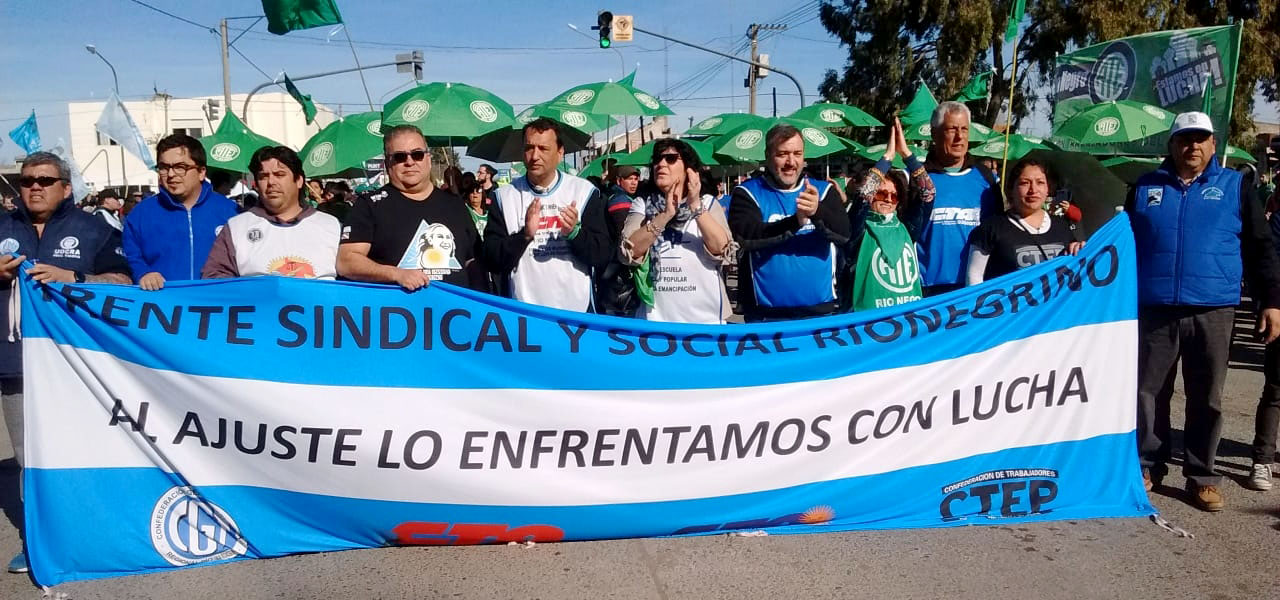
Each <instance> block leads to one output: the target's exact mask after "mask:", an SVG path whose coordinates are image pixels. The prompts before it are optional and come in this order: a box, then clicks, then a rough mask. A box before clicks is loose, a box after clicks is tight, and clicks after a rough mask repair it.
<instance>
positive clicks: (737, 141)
mask: <svg viewBox="0 0 1280 600" xmlns="http://www.w3.org/2000/svg"><path fill="white" fill-rule="evenodd" d="M776 125H791V126H792V127H795V128H796V129H799V130H800V135H801V137H803V138H804V157H805V158H818V157H821V156H826V155H828V154H835V153H837V152H843V151H845V150H847V149H848V148H849V146H847V145H846V144H845V141H844V138H841V137H840V136H837V135H835V134H832V133H830V132H828V131H826V130H824V129H822V128H821V127H819V126H817V125H815V124H814V123H811V122H809V121H802V120H800V119H793V118H791V117H775V118H772V119H765V120H764V121H762V122H759V123H748V124H746V125H743V126H742V127H739V128H737V129H734V130H733V131H730V132H728V133H725V134H724V135H721V136H717V137H716V138H715V139H712V140H709V142H710V143H711V147H712V149H713V151H714V154H715V155H716V156H717V157H722V158H724V159H728V161H729V162H734V161H736V162H760V161H762V160H764V158H765V157H764V145H765V136H766V135H767V134H768V133H769V130H770V129H772V128H773V127H774V126H776ZM721 162H724V161H721Z"/></svg>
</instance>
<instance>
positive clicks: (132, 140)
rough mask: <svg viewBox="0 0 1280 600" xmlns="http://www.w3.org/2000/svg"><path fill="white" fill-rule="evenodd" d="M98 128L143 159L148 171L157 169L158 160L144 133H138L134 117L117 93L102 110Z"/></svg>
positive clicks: (103, 133) (113, 94) (112, 95)
mask: <svg viewBox="0 0 1280 600" xmlns="http://www.w3.org/2000/svg"><path fill="white" fill-rule="evenodd" d="M97 127H98V131H99V132H101V133H102V135H105V136H107V137H109V138H111V139H113V140H115V142H116V143H117V144H120V146H122V147H123V148H124V149H125V150H127V151H129V152H130V153H131V154H133V155H134V156H136V157H138V158H140V159H142V162H143V163H145V164H146V165H147V168H148V169H154V168H156V159H155V158H154V157H153V156H152V155H151V148H150V147H149V146H148V145H147V142H146V140H143V139H142V132H141V131H138V126H137V125H136V124H134V122H133V117H131V116H129V111H128V110H126V109H125V107H124V103H122V102H120V97H119V96H117V95H115V93H112V94H111V99H110V100H107V105H106V107H104V108H103V109H102V116H100V117H98V125H97Z"/></svg>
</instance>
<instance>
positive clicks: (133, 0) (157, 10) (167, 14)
mask: <svg viewBox="0 0 1280 600" xmlns="http://www.w3.org/2000/svg"><path fill="white" fill-rule="evenodd" d="M131 1H132V2H133V3H134V4H137V5H139V6H145V7H147V8H149V9H151V10H154V11H156V12H158V13H160V14H162V15H165V16H167V17H170V18H173V19H177V20H179V21H182V22H183V23H186V24H188V25H195V26H196V27H199V28H200V29H203V30H205V31H208V32H209V33H212V34H217V32H216V31H214V30H213V28H212V27H209V26H208V25H201V24H199V23H197V22H195V21H192V20H191V19H187V18H183V17H179V16H178V15H175V14H173V13H171V12H169V11H167V10H164V9H160V8H156V7H154V6H152V5H150V4H147V3H146V2H143V1H142V0H131Z"/></svg>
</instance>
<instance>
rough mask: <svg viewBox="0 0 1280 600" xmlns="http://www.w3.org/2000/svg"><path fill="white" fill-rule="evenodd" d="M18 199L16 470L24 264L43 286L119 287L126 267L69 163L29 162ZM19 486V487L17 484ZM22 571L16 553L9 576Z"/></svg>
mask: <svg viewBox="0 0 1280 600" xmlns="http://www.w3.org/2000/svg"><path fill="white" fill-rule="evenodd" d="M18 189H19V193H20V194H21V196H20V198H19V200H18V201H17V203H16V206H15V209H14V211H13V212H11V213H8V214H5V215H3V216H0V300H2V301H3V303H4V306H6V307H7V309H5V310H0V314H3V317H0V323H3V326H4V332H5V333H3V334H0V400H2V402H3V405H4V422H5V425H6V426H7V428H8V430H9V439H10V440H11V441H12V442H13V454H14V457H15V458H16V459H17V461H18V465H19V466H21V465H22V463H23V456H24V454H23V451H22V437H23V436H22V432H23V429H22V374H23V373H22V335H21V333H20V331H19V323H20V320H21V319H20V315H19V313H18V310H19V300H18V293H17V276H18V269H19V268H20V267H21V265H22V261H24V260H31V261H32V262H34V263H36V264H35V266H33V267H31V268H30V269H27V270H26V273H27V274H28V275H30V276H31V278H32V279H34V280H36V281H38V282H40V283H84V282H86V281H93V282H107V283H124V284H128V283H130V282H131V280H130V279H129V265H128V263H127V262H126V261H125V259H124V252H123V251H121V249H120V232H118V231H116V230H115V229H114V228H112V227H111V226H110V225H107V223H106V222H105V221H103V220H102V219H101V218H99V217H96V216H93V215H91V214H89V213H86V212H84V211H82V210H79V209H77V208H76V203H75V201H74V200H71V174H70V170H69V169H68V167H67V164H66V162H64V161H63V160H62V159H61V158H58V156H57V155H54V154H51V153H49V152H36V153H34V154H31V155H29V156H27V158H26V160H25V161H23V163H22V172H21V175H20V176H19V177H18ZM19 480H21V479H19ZM26 570H27V561H26V557H25V556H24V555H23V554H22V553H19V554H18V556H16V557H14V559H13V561H12V562H10V563H9V571H10V572H13V573H22V572H25V571H26Z"/></svg>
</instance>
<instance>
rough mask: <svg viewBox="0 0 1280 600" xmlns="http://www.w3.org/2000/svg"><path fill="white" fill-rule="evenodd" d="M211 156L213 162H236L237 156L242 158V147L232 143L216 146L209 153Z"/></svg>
mask: <svg viewBox="0 0 1280 600" xmlns="http://www.w3.org/2000/svg"><path fill="white" fill-rule="evenodd" d="M209 155H210V156H212V157H213V160H216V161H218V162H230V161H233V160H235V159H236V157H237V156H240V146H237V145H235V144H232V143H231V142H222V143H221V144H215V145H214V146H213V149H212V150H210V151H209Z"/></svg>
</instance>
